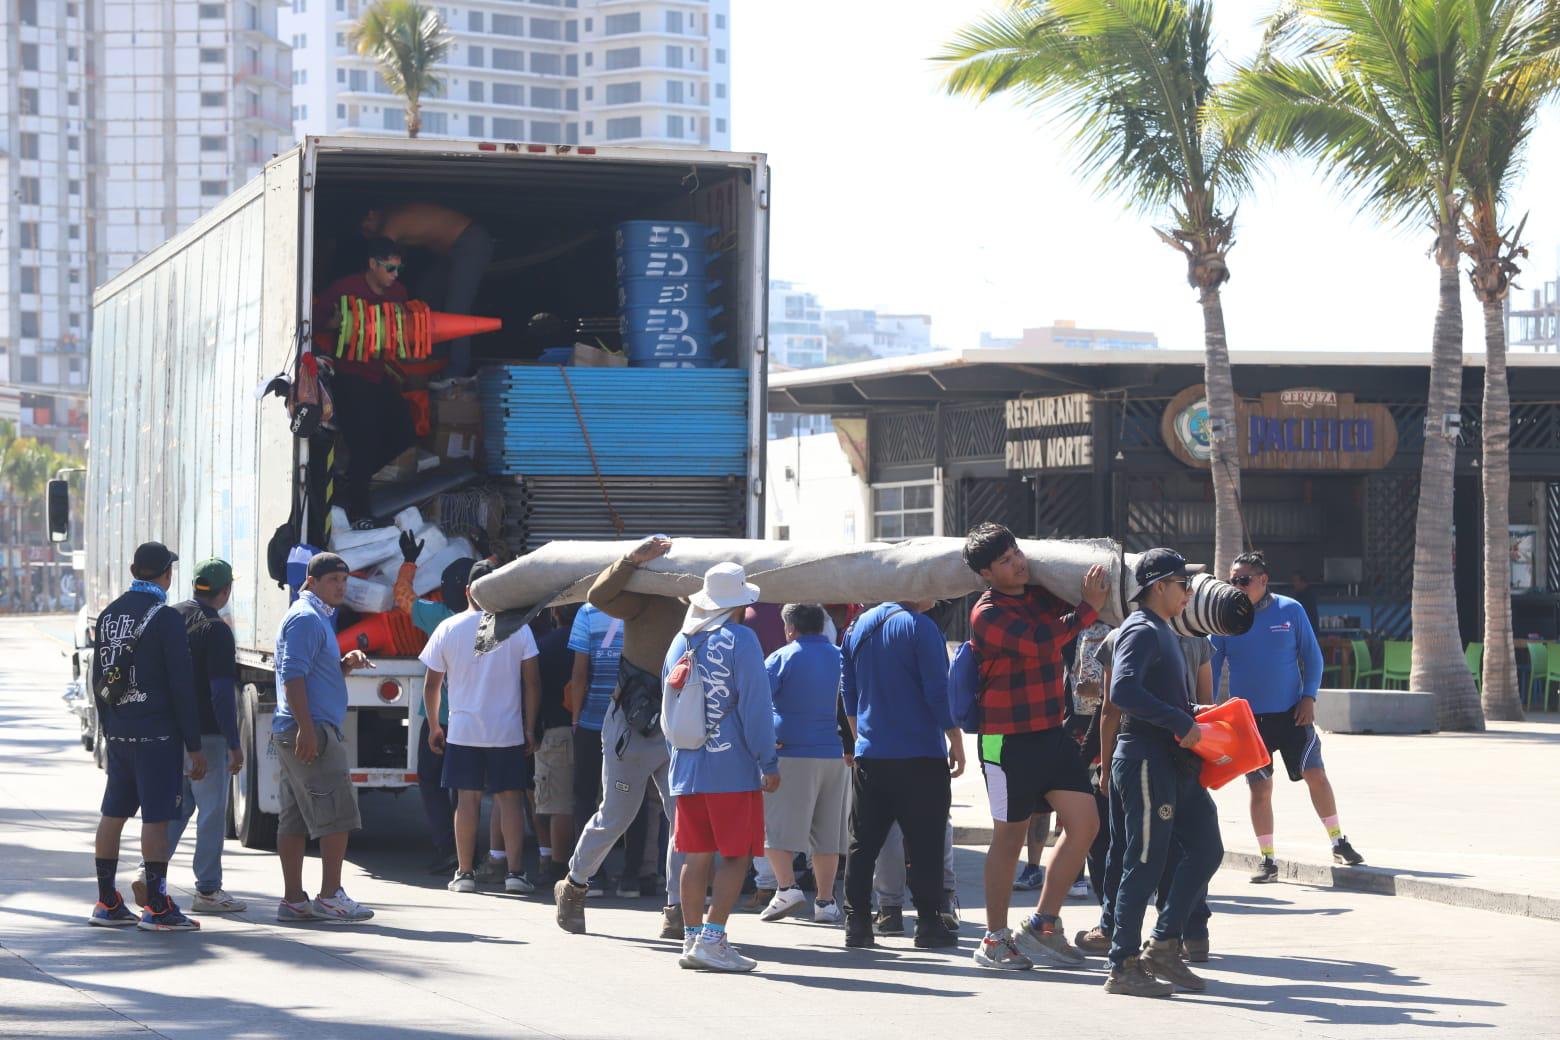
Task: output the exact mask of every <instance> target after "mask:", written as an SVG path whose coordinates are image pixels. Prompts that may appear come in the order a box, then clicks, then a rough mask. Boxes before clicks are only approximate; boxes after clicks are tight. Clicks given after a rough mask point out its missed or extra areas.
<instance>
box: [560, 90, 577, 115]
mask: <svg viewBox="0 0 1560 1040" xmlns="http://www.w3.org/2000/svg"><path fill="white" fill-rule="evenodd" d="M563 107H565V108H567V109H568V110H569V111H570V112H578V111H579V110H580V92H579V89H578V88H577V87H570V88H569V89H568V90H567V91H566V92H565V94H564V102H563Z"/></svg>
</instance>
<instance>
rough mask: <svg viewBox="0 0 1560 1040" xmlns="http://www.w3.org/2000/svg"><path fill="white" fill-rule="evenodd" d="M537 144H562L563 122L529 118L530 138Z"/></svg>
mask: <svg viewBox="0 0 1560 1040" xmlns="http://www.w3.org/2000/svg"><path fill="white" fill-rule="evenodd" d="M530 139H531V140H532V141H535V142H536V143H537V144H562V143H563V124H562V123H549V122H544V121H542V120H536V119H533V120H531V138H530Z"/></svg>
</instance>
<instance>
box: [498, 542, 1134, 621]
mask: <svg viewBox="0 0 1560 1040" xmlns="http://www.w3.org/2000/svg"><path fill="white" fill-rule="evenodd" d="M638 544H639V543H638V542H552V543H550V544H548V545H545V546H542V547H541V548H540V549H537V550H536V551H535V552H532V553H528V554H527V555H525V556H522V557H520V558H519V559H517V560H514V561H512V562H510V563H508V564H506V565H505V566H503V567H501V568H499V569H498V570H496V571H494V572H493V573H492V574H490V575H488V576H487V577H485V578H482V579H481V580H480V581H478V582H477V583H476V585H474V586H473V587H472V596H473V598H474V599H475V600H476V602H477V605H478V606H480V607H481V608H482V609H483V610H485V611H488V612H490V613H499V612H503V611H510V610H519V609H524V608H528V607H533V606H535V605H537V604H539V603H544V602H546V603H578V602H580V601H582V600H583V599H584V598H585V593H586V592H587V591H588V590H589V589H590V585H591V582H593V581H594V580H595V578H596V575H597V574H599V573H601V571H603V570H605V569H606V568H607V567H609V566H611V565H612V563H613V561H615V560H618V559H620V558H622V557H623V556H625V555H627V554H628V553H629V552H630V551H631V550H632V549H633V548H634V547H635V546H636V545H638ZM1018 544H1019V547H1020V548H1021V549H1023V551H1024V555H1025V556H1026V557H1028V559H1029V580H1030V582H1031V583H1032V584H1037V585H1041V586H1043V587H1044V588H1046V589H1047V590H1049V591H1050V592H1051V593H1053V594H1054V595H1056V596H1059V597H1061V598H1062V599H1063V600H1064V601H1066V602H1068V603H1076V602H1078V600H1079V599H1080V598H1081V596H1082V590H1083V576H1084V574H1085V573H1087V571H1088V570H1089V568H1090V567H1092V566H1094V565H1095V564H1099V565H1101V566H1103V567H1105V569H1106V571H1107V572H1108V573H1109V575H1110V594H1109V596H1108V598H1107V600H1106V602H1105V606H1104V609H1103V610H1101V612H1100V613H1101V616H1102V617H1104V618H1105V619H1106V620H1107V621H1109V622H1111V623H1112V624H1117V623H1120V621H1121V620H1122V618H1123V617H1124V613H1123V610H1122V606H1123V603H1124V602H1125V597H1126V595H1127V594H1128V590H1127V589H1125V588H1124V587H1123V584H1122V583H1123V575H1124V574H1127V575H1130V573H1131V566H1132V560H1133V559H1134V557H1127V558H1126V566H1125V568H1124V567H1123V557H1122V553H1121V548H1120V546H1118V545H1117V544H1116V543H1115V542H1112V541H1109V540H1089V541H1029V540H1024V539H1020V541H1019V543H1018ZM963 547H964V541H963V539H960V538H911V539H908V540H906V541H903V542H893V543H884V542H869V543H866V544H857V545H829V544H817V543H806V542H771V541H760V540H753V539H736V538H732V539H726V538H718V539H717V538H675V539H673V540H672V551H671V553H669V554H668V555H666V556H664V557H661V558H660V559H658V560H653V561H651V562H650V563H648V564H646V565H645V566H644V567H641V568H639V571H638V573H636V574H635V575H634V576H633V578H631V579H630V580H629V583H628V587H629V589H630V590H631V591H634V592H644V593H650V594H653V595H657V596H671V597H685V596H688V595H690V594H692V593H694V592H696V591H698V589H699V587H700V586H701V585H702V584H703V580H704V572H705V571H706V570H708V569H709V568H710V567H712V566H714V565H715V564H717V563H723V562H727V561H734V562H736V563H740V564H742V566H743V567H744V568H746V570H747V574H748V580H749V581H751V582H753V583H754V584H755V585H757V586H758V587H759V589H760V590H761V591H762V599H763V601H764V602H766V603H881V602H885V601H889V600H894V601H906V602H908V601H915V600H927V599H957V598H958V597H960V596H965V595H968V594H969V593H971V592H978V591H980V590H981V588H982V587H983V586H982V583H981V580H980V579H979V578H978V577H977V576H976V575H975V574H973V573H971V571H970V569H969V568H968V567H966V566H965V565H964V558H963V556H962V555H961V550H962V549H963Z"/></svg>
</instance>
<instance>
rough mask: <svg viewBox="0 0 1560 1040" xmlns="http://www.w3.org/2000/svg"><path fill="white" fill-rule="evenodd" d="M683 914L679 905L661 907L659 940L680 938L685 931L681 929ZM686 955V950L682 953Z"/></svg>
mask: <svg viewBox="0 0 1560 1040" xmlns="http://www.w3.org/2000/svg"><path fill="white" fill-rule="evenodd" d="M683 924H684V922H683V912H682V907H681V906H680V905H676V904H674V905H672V906H663V907H662V908H661V938H663V939H678V938H682V937H683V935H684V933H685V932H686V929H685V928H684V927H683ZM683 952H684V953H687V952H688V951H687V950H684V951H683Z"/></svg>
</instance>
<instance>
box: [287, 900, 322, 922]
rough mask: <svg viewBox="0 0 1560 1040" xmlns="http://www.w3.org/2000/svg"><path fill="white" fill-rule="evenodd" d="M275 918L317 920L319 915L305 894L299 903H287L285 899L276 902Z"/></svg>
mask: <svg viewBox="0 0 1560 1040" xmlns="http://www.w3.org/2000/svg"><path fill="white" fill-rule="evenodd" d="M276 919H277V920H278V921H318V920H319V919H320V915H319V914H316V913H315V912H314V902H313V900H311V899H310V898H309V897H308V896H307V895H305V896H304V897H303V902H301V903H289V902H288V901H287V900H285V899H279V900H277V902H276Z"/></svg>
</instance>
